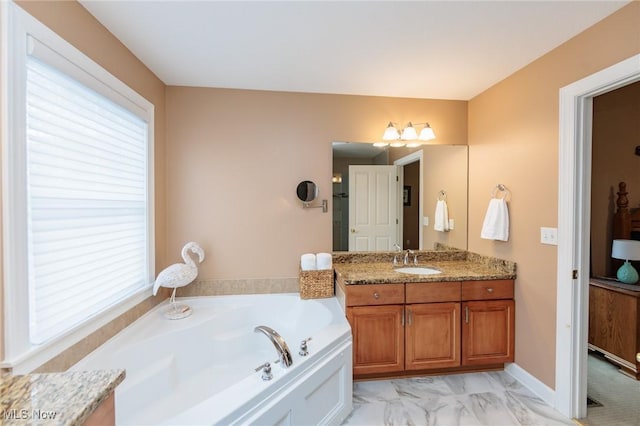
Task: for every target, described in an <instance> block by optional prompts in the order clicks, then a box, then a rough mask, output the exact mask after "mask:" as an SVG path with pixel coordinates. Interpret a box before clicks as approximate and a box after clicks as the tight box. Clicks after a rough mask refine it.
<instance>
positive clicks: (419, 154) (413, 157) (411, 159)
mask: <svg viewBox="0 0 640 426" xmlns="http://www.w3.org/2000/svg"><path fill="white" fill-rule="evenodd" d="M423 153H424V151H423V150H422V149H419V150H417V151H415V152H412V153H411V154H408V155H405V156H404V157H402V158H398V159H397V160H395V161H394V162H393V165H394V166H398V167H400V168H402V173H400V172H398V176H400V179H399V180H398V185H399V187H398V194H402V185H403V183H404V182H403V176H404V166H406V165H407V164H411V163H415V162H416V161H419V162H420V178H419V179H420V190H419V191H418V248H419V249H420V250H424V246H423V234H424V229H423V228H424V226H423V224H422V218H423V217H424V212H423V209H422V205H423V202H422V192H423V187H424V171H423V163H424V162H423V161H422V160H423ZM402 208H403V205H402V197H400V196H399V197H398V219H399V220H398V222H399V223H398V226H399V227H398V238H399V240H400V241H402V243H403V247H404V235H403V233H402V229H403V228H402V225H403V222H404V215H403V214H402Z"/></svg>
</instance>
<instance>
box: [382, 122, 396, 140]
mask: <svg viewBox="0 0 640 426" xmlns="http://www.w3.org/2000/svg"><path fill="white" fill-rule="evenodd" d="M398 139H400V132H398V129H396V128H395V126H394V125H393V123H391V122H389V125H388V126H387V128H386V129H385V131H384V135H382V140H383V141H395V140H398Z"/></svg>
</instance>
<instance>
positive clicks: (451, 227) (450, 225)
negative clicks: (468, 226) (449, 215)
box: [449, 219, 455, 230]
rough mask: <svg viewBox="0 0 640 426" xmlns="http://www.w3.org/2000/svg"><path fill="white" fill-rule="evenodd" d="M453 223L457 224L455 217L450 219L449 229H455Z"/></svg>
mask: <svg viewBox="0 0 640 426" xmlns="http://www.w3.org/2000/svg"><path fill="white" fill-rule="evenodd" d="M453 225H455V223H454V221H453V219H449V230H452V229H453Z"/></svg>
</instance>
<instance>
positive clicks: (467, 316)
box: [464, 306, 469, 324]
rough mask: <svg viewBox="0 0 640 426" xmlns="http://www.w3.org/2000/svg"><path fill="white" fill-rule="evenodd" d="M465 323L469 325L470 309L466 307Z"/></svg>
mask: <svg viewBox="0 0 640 426" xmlns="http://www.w3.org/2000/svg"><path fill="white" fill-rule="evenodd" d="M464 322H465V323H467V324H469V307H468V306H465V307H464Z"/></svg>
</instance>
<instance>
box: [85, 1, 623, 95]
mask: <svg viewBox="0 0 640 426" xmlns="http://www.w3.org/2000/svg"><path fill="white" fill-rule="evenodd" d="M80 2H81V4H82V5H83V6H84V7H85V8H86V9H87V10H88V11H89V12H90V13H91V14H92V15H94V16H95V17H96V18H97V19H98V20H99V21H100V22H101V23H102V24H103V25H104V26H105V27H107V28H108V29H109V31H111V32H112V33H113V34H114V35H115V36H116V37H117V38H118V39H120V41H122V43H124V45H125V46H127V47H128V48H129V49H130V50H131V51H132V52H133V53H134V54H135V55H136V56H137V57H138V58H139V59H140V60H141V61H142V62H144V63H145V64H146V65H147V67H149V68H150V69H151V70H152V71H153V72H154V73H155V74H156V75H157V76H158V77H159V78H160V79H161V80H162V81H163V82H164V83H166V84H167V85H175V86H203V87H219V88H239V89H258V90H277V91H291V92H311V93H335V94H357V95H373V96H394V97H409V98H432V99H456V100H468V99H471V98H472V97H474V96H475V95H477V94H479V93H481V92H483V91H484V90H486V89H487V88H489V87H490V86H492V85H494V84H495V83H497V82H499V81H500V80H502V79H504V78H505V77H507V76H509V75H510V74H512V73H513V72H515V71H516V70H518V69H520V68H522V67H524V66H525V65H527V64H528V63H530V62H532V61H533V60H535V59H536V58H538V57H540V56H542V55H543V54H545V53H546V52H548V51H550V50H552V49H553V48H555V47H556V46H558V45H560V44H562V43H563V42H565V41H567V40H568V39H570V38H571V37H573V36H574V35H576V34H578V33H580V32H581V31H583V30H584V29H586V28H588V27H589V26H591V25H593V24H594V23H596V22H598V21H600V20H601V19H603V18H604V17H606V16H607V15H609V14H611V13H613V12H614V11H616V10H617V9H619V8H620V7H622V6H624V5H625V4H627V3H628V1H614V0H605V1H594V0H591V1H560V0H555V1H519V0H512V1H452V0H449V1H408V2H403V1H256V2H249V1H237V0H236V1H225V2H223V1H153V0H152V1H97V0H80Z"/></svg>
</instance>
